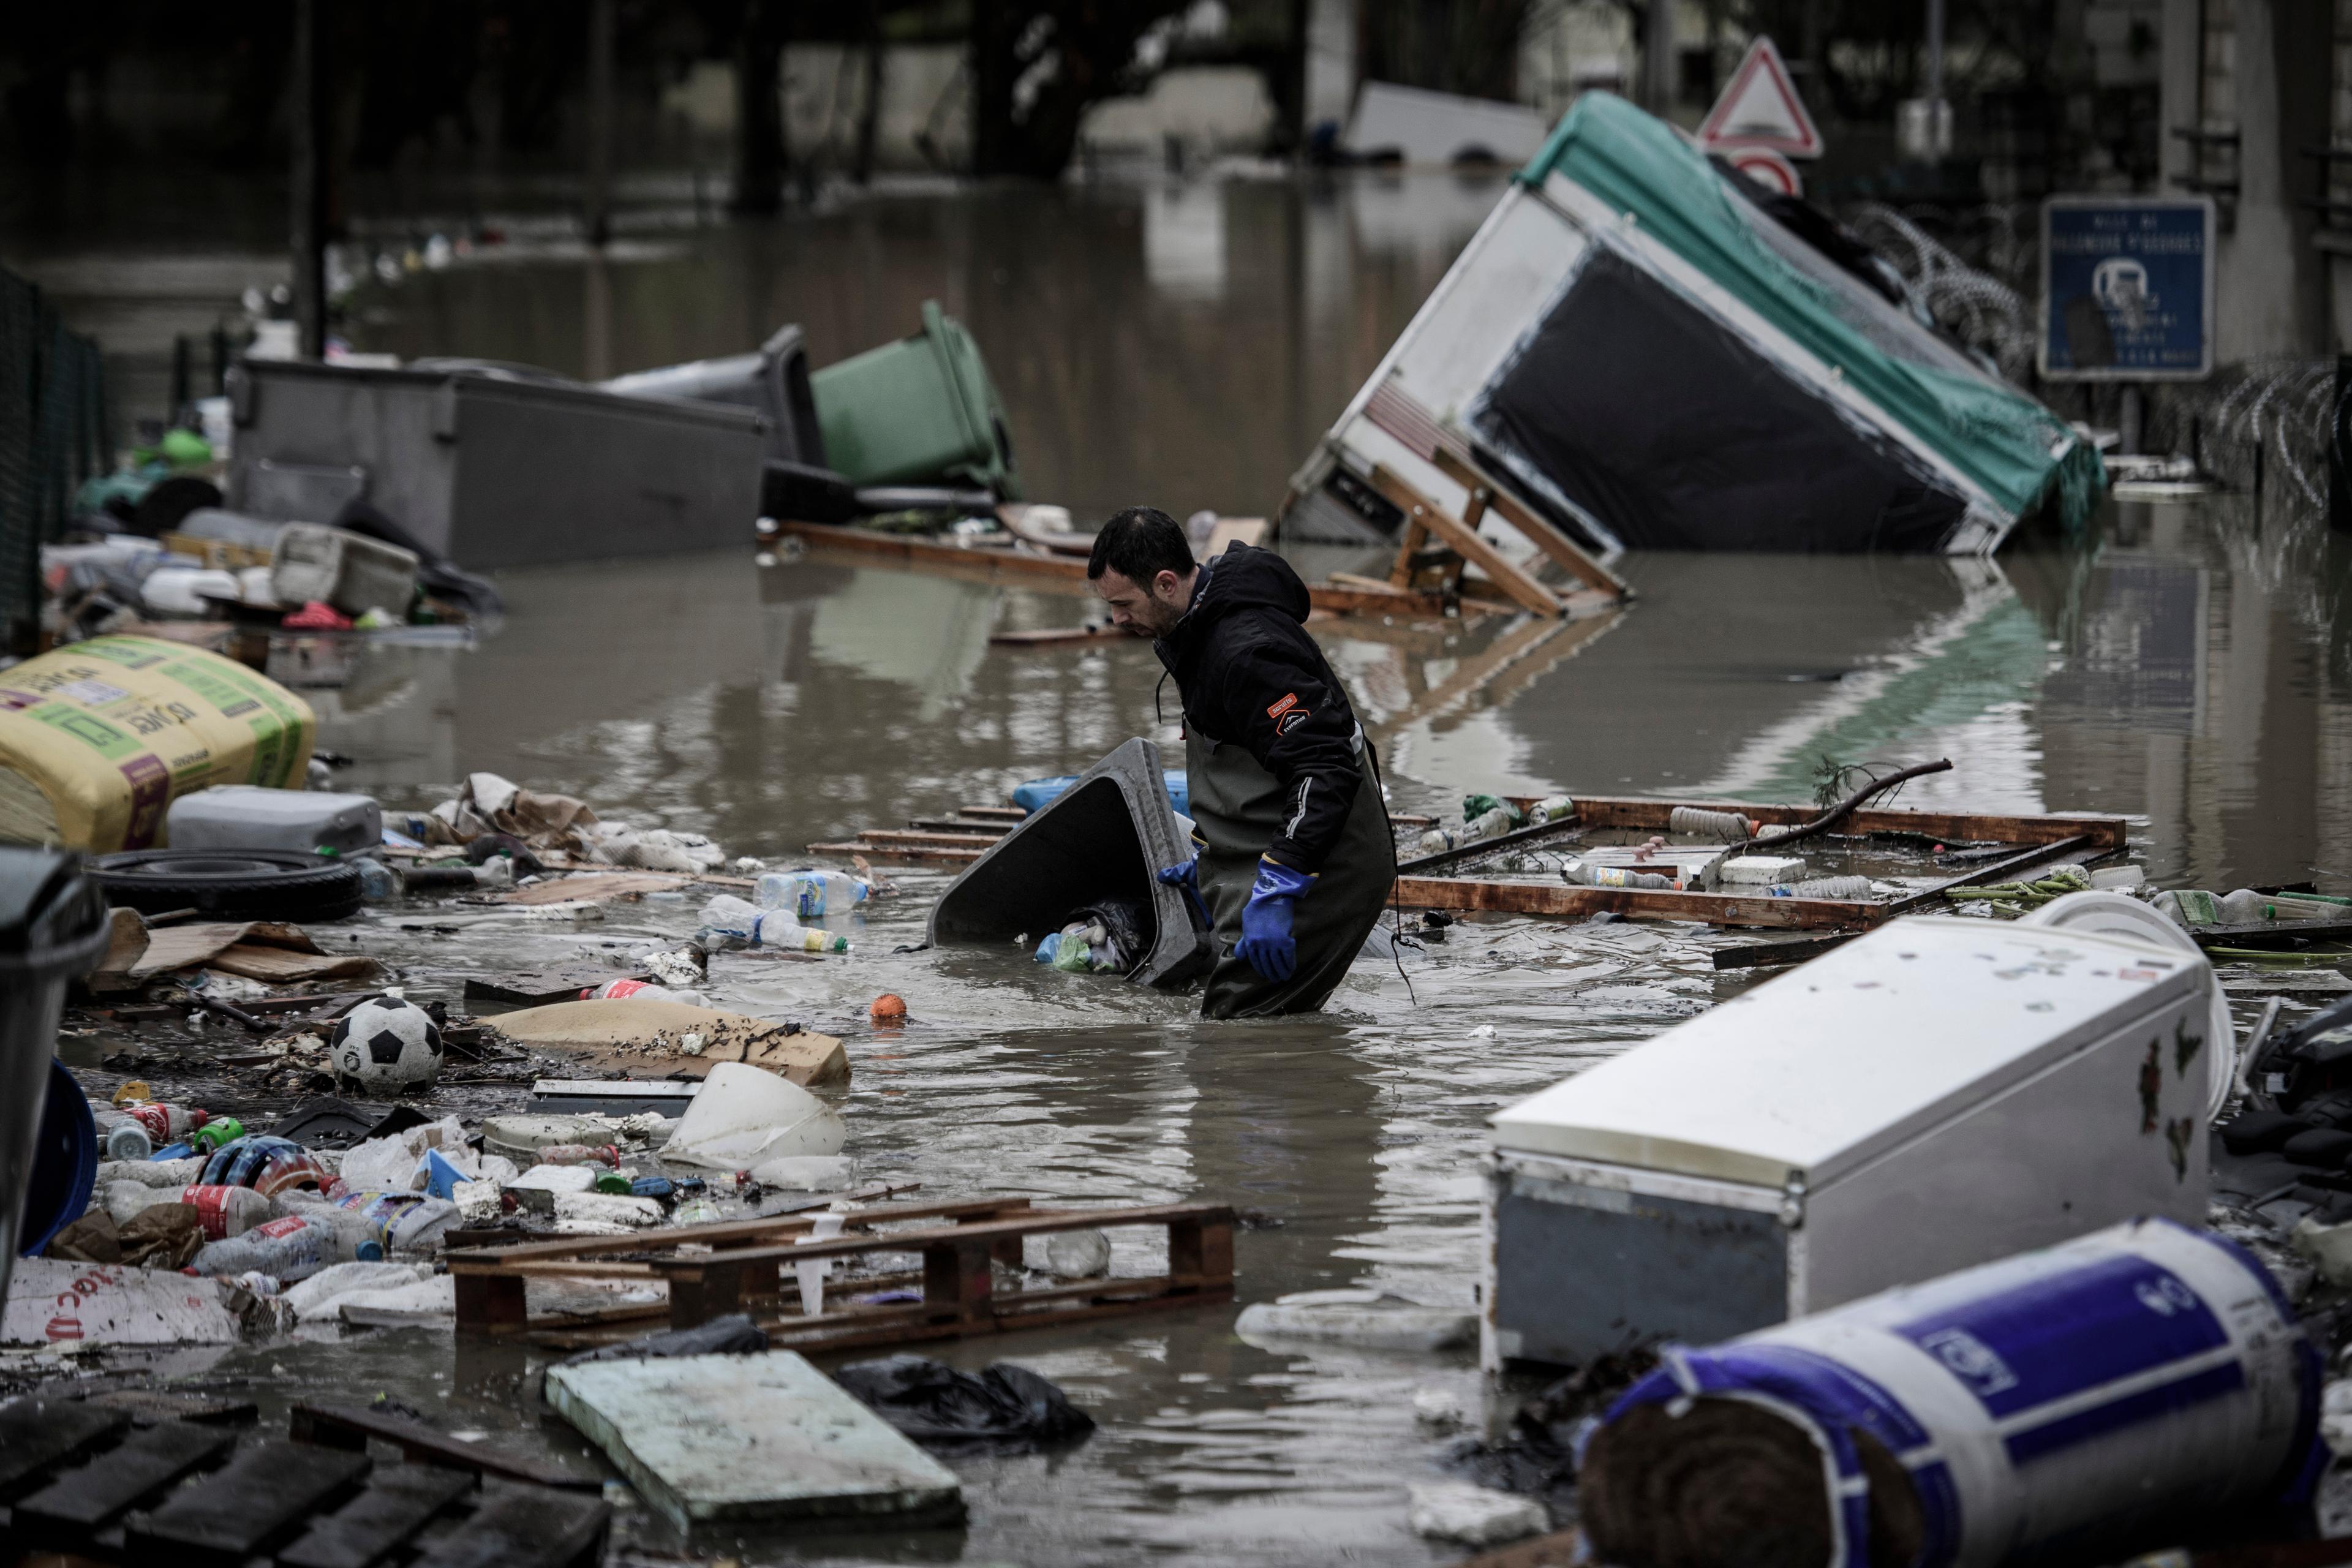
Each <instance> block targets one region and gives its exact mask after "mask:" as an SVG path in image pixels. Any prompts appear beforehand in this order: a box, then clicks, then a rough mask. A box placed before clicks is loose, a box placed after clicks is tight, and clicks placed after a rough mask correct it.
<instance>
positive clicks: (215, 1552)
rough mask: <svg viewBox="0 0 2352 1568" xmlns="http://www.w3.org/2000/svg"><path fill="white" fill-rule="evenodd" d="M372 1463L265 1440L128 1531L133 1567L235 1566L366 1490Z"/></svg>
mask: <svg viewBox="0 0 2352 1568" xmlns="http://www.w3.org/2000/svg"><path fill="white" fill-rule="evenodd" d="M371 1465H372V1461H371V1460H370V1459H369V1458H368V1457H367V1455H366V1454H364V1453H348V1452H344V1451H342V1450H340V1449H335V1448H320V1447H312V1446H310V1445H309V1444H305V1443H289V1442H287V1441H285V1440H284V1439H282V1438H264V1439H262V1440H261V1441H258V1442H254V1443H248V1444H247V1445H246V1446H245V1447H244V1448H243V1449H242V1450H241V1451H240V1452H239V1453H238V1454H237V1456H236V1458H233V1459H231V1460H230V1461H229V1462H228V1463H227V1464H226V1465H225V1466H223V1467H222V1468H220V1469H218V1470H216V1471H215V1472H214V1473H213V1474H211V1475H209V1476H206V1477H205V1479H203V1480H202V1481H200V1482H198V1483H197V1484H195V1485H194V1486H190V1487H183V1488H182V1489H180V1490H178V1491H176V1492H174V1493H173V1494H172V1496H171V1497H170V1498H169V1499H167V1500H165V1501H164V1502H163V1506H162V1507H160V1508H158V1509H156V1510H154V1511H153V1512H152V1513H148V1514H134V1515H132V1516H131V1520H130V1521H129V1524H128V1527H127V1528H126V1529H125V1531H124V1532H123V1546H124V1552H125V1554H126V1555H127V1556H128V1557H129V1558H130V1559H131V1562H132V1563H156V1564H159V1565H162V1564H172V1565H174V1568H176V1565H179V1564H185V1563H220V1564H230V1563H241V1562H243V1561H244V1560H245V1559H246V1558H247V1557H249V1556H253V1555H256V1554H257V1553H260V1552H268V1551H269V1550H270V1549H271V1548H272V1547H274V1546H277V1545H278V1544H279V1543H281V1542H285V1541H287V1540H289V1539H290V1538H291V1537H292V1536H294V1535H295V1534H297V1533H299V1531H300V1530H301V1528H302V1522H303V1521H304V1520H306V1519H308V1518H309V1517H310V1514H312V1513H313V1512H315V1511H317V1510H320V1509H324V1508H329V1507H331V1506H333V1505H335V1504H336V1503H338V1502H340V1501H341V1500H342V1499H343V1498H345V1497H347V1496H349V1495H350V1494H352V1492H355V1491H357V1490H358V1489H359V1484H360V1482H361V1481H362V1479H365V1478H366V1476H367V1473H368V1470H369V1468H370V1467H371Z"/></svg>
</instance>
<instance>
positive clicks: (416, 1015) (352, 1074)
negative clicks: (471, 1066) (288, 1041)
mask: <svg viewBox="0 0 2352 1568" xmlns="http://www.w3.org/2000/svg"><path fill="white" fill-rule="evenodd" d="M327 1059H328V1060H329V1061H330V1062H331V1063H332V1064H334V1069H335V1076H336V1077H337V1078H343V1079H353V1080H355V1081H357V1082H358V1083H360V1084H362V1086H364V1087H366V1088H368V1089H383V1090H388V1091H390V1092H393V1093H398V1092H399V1091H400V1090H402V1089H415V1088H418V1087H421V1086H423V1085H425V1084H429V1083H431V1082H432V1081H433V1080H434V1079H436V1078H438V1077H440V1076H441V1031H440V1029H439V1027H438V1026H436V1025H435V1024H434V1022H433V1016H432V1015H431V1014H429V1013H427V1012H425V1009H424V1008H422V1007H419V1006H418V1005H416V1004H415V1003H414V1002H411V1001H408V1000H406V999H405V998H404V996H403V995H402V994H401V993H400V992H399V991H398V990H396V989H395V990H391V991H386V992H385V993H384V994H383V995H381V996H371V997H369V998H368V999H367V1000H366V1001H364V1002H362V1003H361V1004H360V1005H358V1006H356V1007H353V1008H352V1010H351V1011H350V1012H348V1013H346V1014H344V1015H343V1016H342V1018H341V1021H340V1022H338V1023H337V1024H336V1025H335V1032H334V1034H333V1036H332V1037H330V1038H329V1039H328V1041H327Z"/></svg>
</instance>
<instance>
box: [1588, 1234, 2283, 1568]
mask: <svg viewBox="0 0 2352 1568" xmlns="http://www.w3.org/2000/svg"><path fill="white" fill-rule="evenodd" d="M2321 1382H2322V1368H2321V1362H2320V1357H2319V1354H2318V1352H2316V1351H2315V1350H2314V1349H2313V1348H2312V1346H2311V1344H2310V1342H2308V1340H2306V1339H2305V1335H2304V1332H2303V1330H2302V1328H2301V1327H2300V1326H2299V1325H2298V1324H2297V1322H2296V1321H2295V1318H2294V1312H2293V1310H2291V1309H2290V1308H2289V1307H2288V1305H2287V1301H2286V1298H2285V1296H2284V1294H2283V1293H2282V1292H2281V1291H2280V1289H2279V1288H2278V1285H2277V1283H2276V1281H2274V1280H2273V1279H2272V1278H2271V1277H2270V1274H2269V1272H2268V1271H2267V1270H2265V1269H2264V1268H2263V1266H2262V1265H2261V1264H2260V1263H2259V1262H2257V1261H2256V1260H2255V1259H2254V1258H2253V1257H2252V1255H2251V1254H2250V1253H2248V1252H2246V1251H2245V1250H2244V1249H2243V1248H2242V1247H2238V1246H2237V1245H2235V1244H2234V1243H2232V1242H2230V1241H2228V1240H2226V1239H2224V1238H2222V1237H2219V1236H2215V1235H2213V1234H2211V1233H2210V1232H2207V1231H2201V1230H2192V1229H2189V1227H2187V1226H2181V1225H2178V1224H2175V1223H2173V1222H2172V1221H2170V1220H2157V1219H2149V1220H2136V1221H2133V1222H2131V1223H2129V1224H2126V1225H2119V1226H2112V1227H2110V1228H2109V1229H2106V1230H2102V1231H2097V1232H2095V1233H2094V1234H2092V1235H2090V1236H2086V1237H2081V1238H2079V1239H2077V1240H2075V1241H2072V1242H2069V1243H2067V1244H2066V1245H2064V1246H2063V1247H2052V1248H2050V1249H2048V1250H2046V1251H2042V1252H2032V1253H2025V1254H2021V1255H2020V1256H2018V1257H2015V1258H2004V1259H2003V1260H2001V1261H2000V1262H1999V1263H1990V1264H1986V1265H1984V1266H1983V1267H1981V1268H1969V1269H1965V1270H1963V1271H1961V1272H1959V1273H1958V1274H1950V1275H1947V1276H1945V1277H1944V1278H1942V1279H1936V1280H1931V1281H1929V1282H1927V1283H1926V1284H1923V1285H1915V1286H1906V1287H1904V1288H1902V1289H1895V1290H1889V1291H1886V1292H1885V1293H1883V1294H1881V1295H1877V1296H1872V1297H1868V1298H1866V1299H1864V1300H1860V1301H1854V1302H1850V1303H1848V1304H1847V1305H1845V1306H1843V1307H1840V1308H1837V1309H1835V1310H1832V1311H1828V1312H1823V1313H1821V1314H1819V1315H1817V1316H1814V1317H1811V1318H1802V1319H1800V1320H1798V1321H1795V1322H1792V1323H1783V1324H1780V1325H1779V1326H1777V1327H1775V1328H1770V1329H1765V1330H1762V1331H1759V1332H1757V1333H1753V1334H1748V1335H1745V1336H1743V1337H1742V1338H1739V1339H1737V1340H1733V1341H1730V1342H1727V1343H1725V1344H1722V1345H1718V1346H1715V1347H1712V1348H1709V1349H1705V1350H1694V1349H1690V1348H1687V1347H1680V1346H1670V1347H1668V1348H1667V1350H1666V1351H1665V1352H1664V1353H1663V1357H1662V1365H1661V1367H1660V1369H1659V1370H1658V1371H1656V1372H1654V1373H1651V1374H1650V1375H1649V1376H1648V1377H1646V1378H1644V1379H1643V1381H1642V1382H1640V1383H1638V1384H1635V1385H1634V1386H1633V1388H1632V1389H1631V1390H1629V1391H1628V1392H1627V1393H1626V1394H1624V1395H1623V1397H1622V1398H1621V1399H1619V1400H1618V1402H1617V1403H1616V1405H1613V1406H1612V1408H1611V1409H1610V1411H1609V1413H1608V1415H1606V1416H1605V1417H1604V1418H1603V1420H1602V1421H1601V1424H1600V1426H1599V1427H1598V1428H1597V1429H1596V1430H1595V1431H1594V1432H1593V1433H1592V1434H1591V1436H1588V1438H1587V1439H1586V1441H1585V1443H1584V1445H1583V1448H1582V1452H1581V1453H1580V1456H1579V1468H1580V1475H1579V1487H1580V1489H1581V1490H1582V1491H1583V1493H1584V1505H1585V1510H1584V1515H1583V1521H1584V1524H1585V1528H1586V1530H1587V1531H1588V1533H1589V1534H1590V1535H1591V1540H1592V1544H1593V1548H1594V1553H1595V1555H1596V1557H1597V1558H1598V1559H1599V1560H1600V1561H1602V1562H1612V1561H1623V1560H1628V1559H1637V1558H1641V1557H1643V1556H1644V1555H1646V1551H1645V1548H1644V1546H1643V1540H1642V1539H1641V1538H1642V1537H1643V1534H1644V1532H1645V1531H1646V1530H1647V1529H1648V1528H1650V1526H1648V1525H1647V1524H1645V1522H1644V1521H1645V1519H1651V1518H1656V1517H1658V1516H1659V1515H1661V1514H1664V1513H1670V1512H1672V1511H1673V1510H1672V1505H1671V1503H1668V1504H1666V1505H1664V1507H1661V1506H1660V1500H1659V1499H1658V1498H1657V1497H1656V1495H1655V1494H1654V1493H1649V1494H1645V1495H1643V1500H1642V1501H1641V1502H1640V1503H1639V1504H1638V1505H1635V1504H1633V1498H1634V1497H1635V1495H1636V1494H1637V1493H1639V1492H1640V1491H1641V1480H1642V1479H1644V1478H1646V1479H1651V1480H1655V1479H1657V1478H1658V1477H1664V1476H1670V1475H1672V1474H1673V1473H1674V1466H1673V1465H1672V1463H1671V1462H1670V1460H1669V1459H1668V1458H1666V1456H1668V1455H1669V1454H1670V1453H1671V1451H1672V1449H1673V1448H1674V1446H1675V1432H1674V1428H1675V1423H1678V1422H1681V1421H1683V1420H1685V1418H1687V1417H1688V1416H1689V1415H1691V1414H1692V1412H1694V1411H1695V1410H1697V1409H1698V1408H1700V1406H1701V1405H1703V1404H1705V1403H1706V1402H1708V1401H1722V1400H1728V1401H1737V1402H1740V1403H1741V1404H1744V1405H1748V1406H1749V1407H1751V1408H1752V1409H1755V1410H1760V1411H1764V1412H1768V1413H1769V1415H1772V1416H1775V1417H1778V1418H1779V1419H1780V1420H1781V1421H1784V1422H1786V1423H1788V1424H1789V1425H1790V1426H1793V1427H1795V1428H1796V1429H1797V1430H1799V1431H1801V1432H1802V1433H1803V1435H1804V1436H1805V1438H1807V1439H1810V1442H1811V1447H1812V1449H1813V1450H1814V1451H1816V1452H1817V1453H1818V1455H1819V1458H1820V1464H1821V1477H1822V1502H1823V1503H1824V1504H1825V1505H1826V1507H1827V1513H1828V1523H1829V1528H1830V1531H1831V1536H1832V1551H1831V1552H1830V1554H1829V1562H1830V1563H1831V1565H1832V1568H1911V1565H1912V1564H1916V1568H1948V1565H1949V1568H1990V1564H1993V1563H2000V1562H2004V1561H2007V1560H2009V1559H2011V1558H2014V1557H2021V1556H2025V1555H2029V1554H2032V1553H2034V1552H2040V1551H2063V1552H2065V1553H2066V1554H2067V1555H2069V1556H2074V1557H2079V1558H2082V1559H2083V1560H2084V1561H2098V1560H2100V1559H2099V1557H2098V1556H2097V1553H2099V1552H2103V1551H2109V1550H2119V1549H2123V1548H2126V1547H2128V1546H2132V1545H2135V1544H2138V1543H2141V1542H2145V1541H2147V1539H2148V1538H2149V1536H2150V1535H2151V1533H2152V1532H2160V1531H2164V1530H2166V1529H2168V1528H2185V1527H2187V1526H2189V1525H2190V1524H2193V1523H2196V1522H2198V1521H2204V1520H2210V1519H2211V1518H2212V1517H2214V1516H2216V1515H2218V1514H2221V1513H2222V1512H2224V1511H2225V1510H2235V1509H2245V1508H2251V1507H2256V1506H2261V1505H2265V1504H2273V1503H2284V1502H2292V1501H2296V1500H2300V1499H2301V1498H2304V1497H2307V1496H2308V1495H2309V1491H2310V1489H2311V1487H2312V1486H2313V1485H2314V1484H2315V1482H2316V1480H2317V1479H2318V1477H2319V1474H2320V1472H2321V1471H2322V1470H2323V1469H2324V1468H2325V1467H2326V1461H2327V1450H2326V1447H2325V1445H2323V1444H2322V1443H2321V1442H2320V1440H2319V1436H2318V1425H2319V1393H2320V1384H2321ZM1657 1407H1663V1414H1664V1416H1665V1417H1666V1420H1665V1421H1664V1423H1663V1424H1662V1423H1661V1422H1660V1421H1659V1419H1658V1413H1659V1412H1658V1408H1657ZM1717 1410H1718V1411H1719V1410H1720V1407H1719V1406H1718V1407H1717ZM1629 1418H1632V1419H1630V1420H1629ZM1706 1426H1707V1423H1706V1422H1702V1421H1694V1422H1692V1423H1691V1433H1692V1438H1691V1440H1692V1441H1693V1442H1696V1441H1699V1440H1700V1438H1701V1435H1702V1434H1703V1432H1704V1430H1705V1429H1706ZM1864 1435H1867V1436H1868V1437H1870V1438H1872V1439H1874V1440H1875V1443H1876V1446H1877V1447H1881V1448H1883V1449H1884V1450H1885V1454H1887V1455H1889V1456H1891V1457H1892V1458H1893V1460H1894V1462H1895V1464H1897V1465H1899V1466H1900V1467H1901V1480H1900V1482H1897V1481H1895V1479H1893V1478H1892V1475H1891V1473H1890V1472H1889V1471H1888V1470H1887V1469H1886V1468H1885V1465H1884V1464H1883V1463H1882V1464H1880V1466H1879V1467H1878V1476H1877V1478H1876V1480H1875V1481H1874V1479H1873V1478H1872V1476H1871V1475H1870V1473H1869V1472H1868V1470H1867V1468H1866V1467H1865V1465H1864V1454H1863V1436H1864ZM1612 1444H1614V1445H1615V1446H1614V1447H1613V1449H1612ZM1723 1468H1724V1467H1721V1466H1717V1467H1716V1468H1715V1469H1714V1470H1713V1471H1712V1472H1711V1473H1709V1474H1708V1475H1706V1477H1705V1478H1704V1480H1703V1481H1701V1482H1698V1483H1696V1484H1704V1485H1706V1486H1707V1487H1710V1488H1724V1489H1733V1490H1736V1489H1738V1487H1739V1485H1740V1481H1741V1479H1740V1478H1739V1477H1737V1476H1732V1475H1727V1474H1724V1473H1722V1472H1723ZM1759 1473H1761V1472H1759ZM1874 1484H1875V1485H1880V1486H1885V1487H1889V1488H1893V1487H1895V1486H1897V1485H1902V1486H1907V1489H1908V1491H1909V1494H1910V1495H1909V1497H1908V1498H1901V1499H1898V1498H1894V1497H1885V1498H1880V1499H1877V1500H1876V1501H1877V1503H1878V1504H1879V1505H1880V1506H1879V1507H1878V1508H1877V1509H1875V1510H1874V1507H1873V1503H1874V1499H1873V1497H1872V1488H1873V1486H1874ZM1621 1500H1622V1501H1621ZM1874 1512H1875V1513H1876V1514H1877V1515H1878V1516H1879V1517H1881V1518H1886V1517H1894V1516H1902V1517H1907V1518H1909V1519H1912V1520H1914V1521H1916V1522H1917V1524H1918V1526H1919V1527H1920V1530H1921V1533H1922V1536H1923V1539H1922V1540H1921V1542H1920V1543H1919V1550H1918V1552H1917V1553H1916V1556H1914V1557H1912V1558H1911V1559H1910V1563H1875V1564H1873V1563H1872V1559H1871V1552H1870V1533H1871V1532H1870V1522H1871V1520H1872V1518H1873V1515H1874ZM1815 1517H1819V1516H1815Z"/></svg>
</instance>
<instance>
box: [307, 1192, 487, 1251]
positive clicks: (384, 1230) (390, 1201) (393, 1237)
mask: <svg viewBox="0 0 2352 1568" xmlns="http://www.w3.org/2000/svg"><path fill="white" fill-rule="evenodd" d="M334 1207H335V1208H337V1209H339V1210H341V1211H342V1212H343V1213H344V1214H345V1215H352V1216H353V1217H354V1218H355V1219H356V1221H357V1223H358V1234H359V1235H360V1236H361V1237H364V1238H365V1239H366V1240H369V1241H373V1243H375V1244H376V1246H377V1247H379V1248H380V1250H379V1252H378V1253H377V1256H378V1257H382V1256H383V1254H384V1253H387V1252H417V1251H423V1250H425V1248H427V1247H431V1246H432V1245H433V1244H434V1243H435V1242H436V1241H438V1240H440V1239H441V1233H442V1232H443V1231H445V1230H447V1229H448V1228H449V1227H450V1226H454V1225H456V1224H457V1205H456V1204H454V1203H450V1202H448V1201H447V1200H446V1199H443V1198H428V1197H426V1196H425V1194H422V1193H346V1194H343V1195H342V1196H341V1197H340V1198H337V1199H335V1200H334ZM335 1223H336V1224H337V1226H338V1227H340V1226H342V1225H344V1224H347V1223H350V1222H349V1221H343V1220H338V1221H337V1222H335ZM355 1256H358V1257H361V1258H364V1257H365V1256H366V1255H365V1254H364V1253H361V1254H355Z"/></svg>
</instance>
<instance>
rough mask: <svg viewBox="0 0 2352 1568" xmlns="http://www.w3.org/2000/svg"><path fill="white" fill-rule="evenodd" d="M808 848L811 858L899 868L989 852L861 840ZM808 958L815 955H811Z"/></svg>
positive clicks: (949, 861)
mask: <svg viewBox="0 0 2352 1568" xmlns="http://www.w3.org/2000/svg"><path fill="white" fill-rule="evenodd" d="M808 852H809V853H810V854H812V855H831V856H835V857H836V858H842V859H846V858H849V857H850V856H852V855H863V856H866V858H869V859H874V860H888V861H890V862H892V863H894V864H898V865H929V864H933V863H936V864H940V865H960V864H961V863H963V862H964V861H967V860H977V859H979V858H981V857H982V855H985V854H986V853H988V851H986V850H985V849H922V848H916V847H909V846H908V845H904V844H869V843H867V842H866V840H864V839H862V838H852V839H847V840H845V841H844V842H841V843H837V844H812V845H809V846H808ZM810 956H811V957H814V956H816V955H815V954H814V953H813V954H811V955H810Z"/></svg>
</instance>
